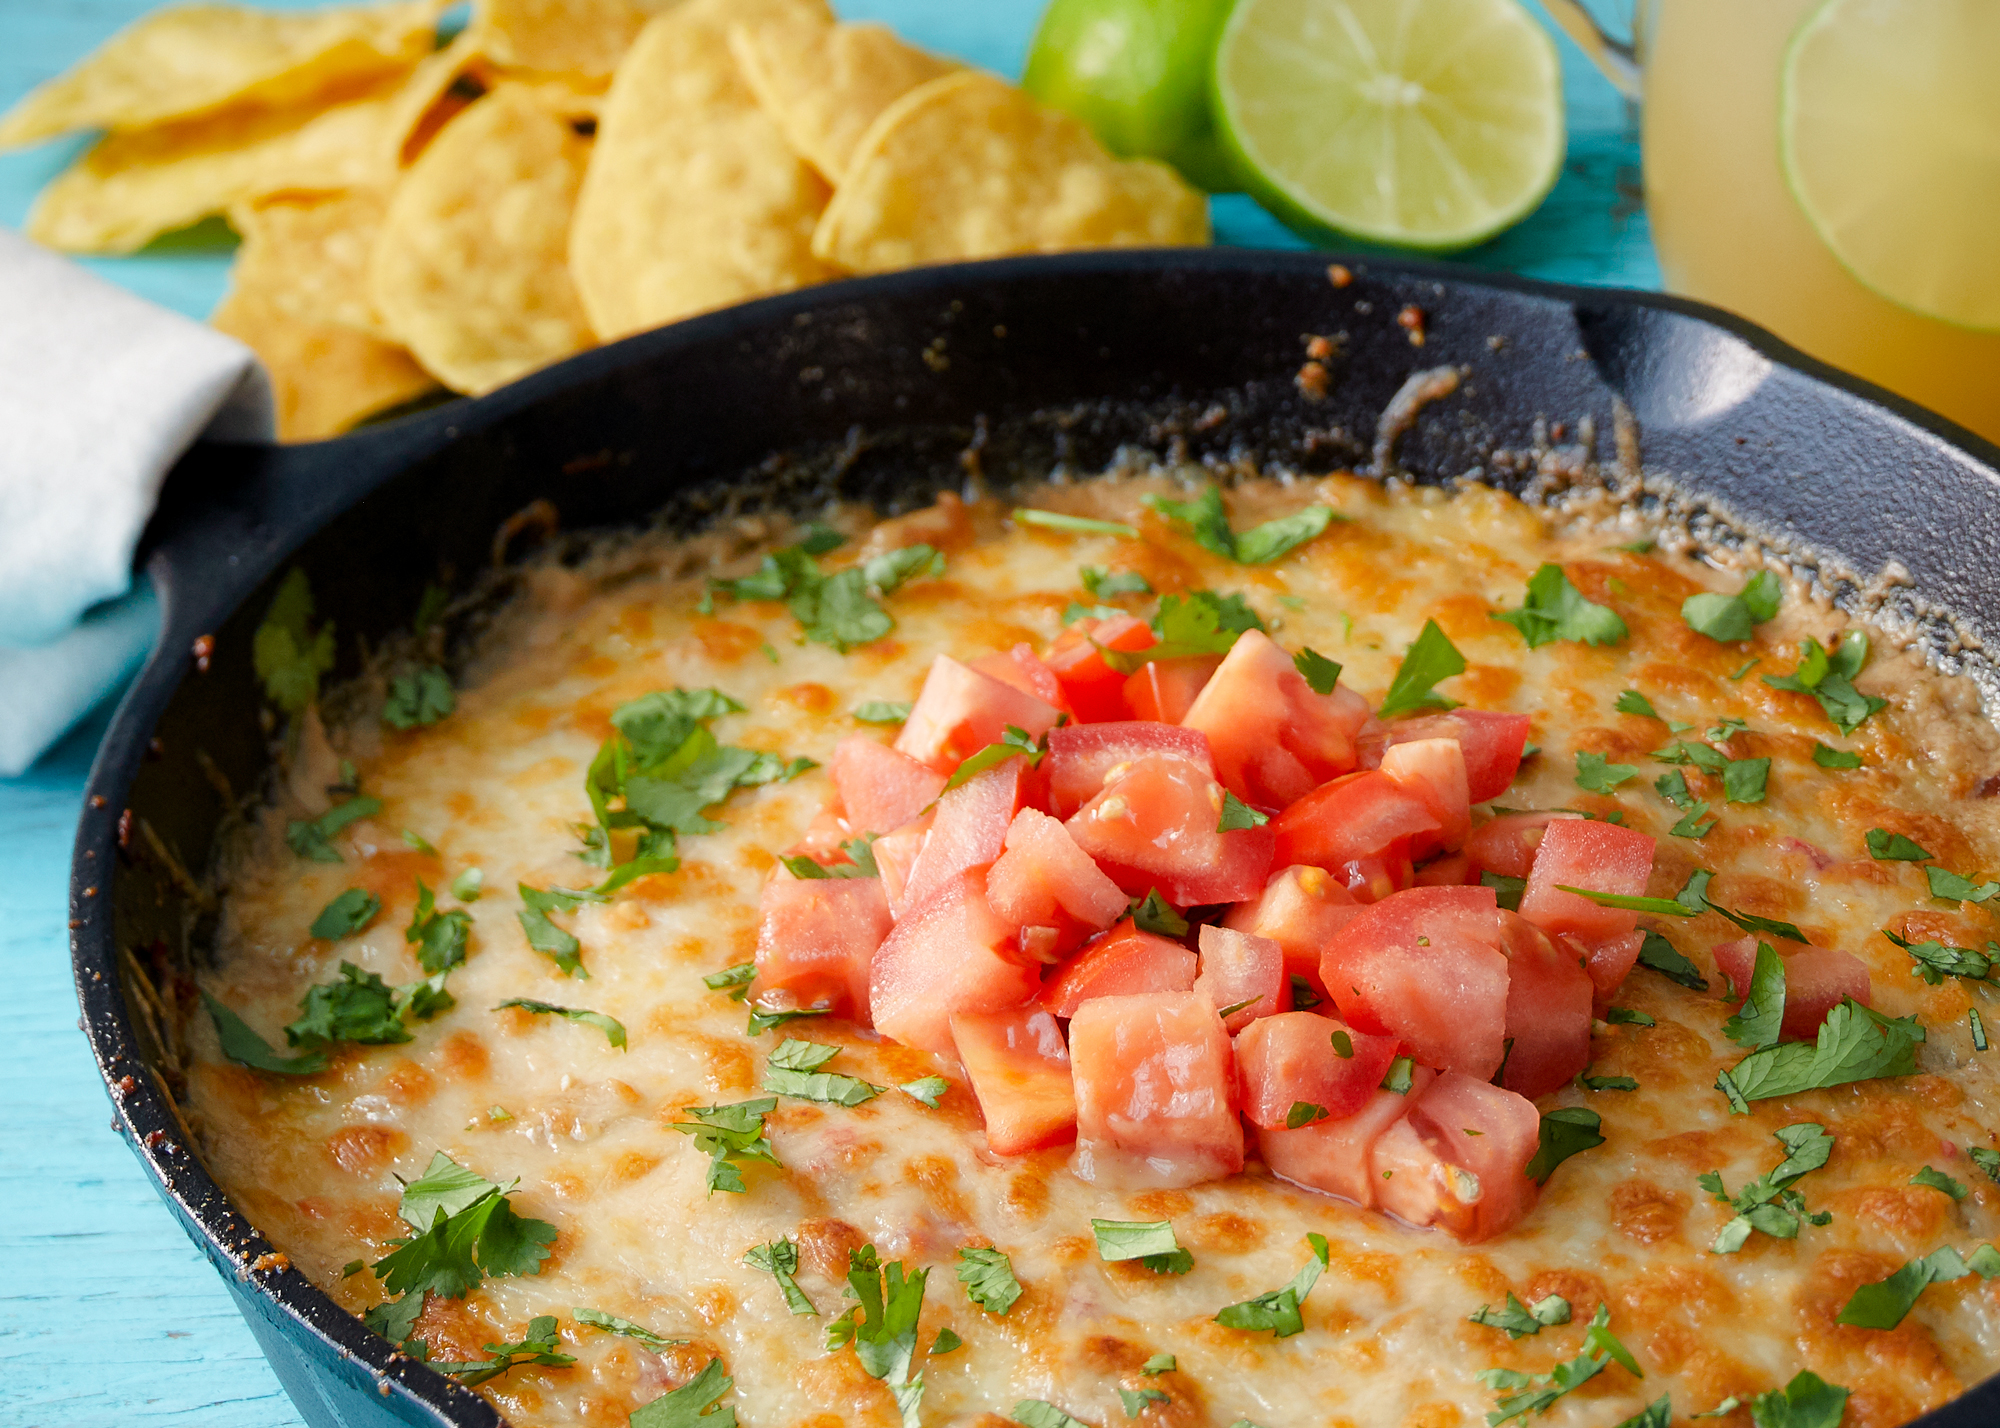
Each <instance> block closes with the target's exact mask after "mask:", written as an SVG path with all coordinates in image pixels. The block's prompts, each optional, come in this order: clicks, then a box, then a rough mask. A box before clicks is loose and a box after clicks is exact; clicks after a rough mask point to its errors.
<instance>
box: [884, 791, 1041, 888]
mask: <svg viewBox="0 0 2000 1428" xmlns="http://www.w3.org/2000/svg"><path fill="white" fill-rule="evenodd" d="M1027 774H1028V761H1027V760H1026V759H1024V758H1015V759H1005V760H1003V761H1002V762H1000V763H997V764H995V765H994V766H993V767H992V768H990V769H988V770H986V772H984V773H982V774H978V775H976V776H974V777H973V778H971V779H968V780H967V781H966V782H964V783H962V784H960V785H959V786H958V787H957V788H955V789H953V790H952V791H951V792H950V793H947V794H946V795H945V796H944V797H943V798H940V799H939V800H938V806H937V821H936V822H934V823H933V824H931V836H930V837H928V838H926V839H925V840H924V846H923V851H922V852H920V853H918V854H917V860H916V862H914V863H912V864H911V865H910V880H909V884H908V886H906V887H905V888H904V889H903V899H904V901H905V902H912V903H916V902H922V901H923V900H924V899H925V898H927V897H929V896H930V895H931V892H932V891H933V890H934V889H936V888H939V887H942V886H943V885H944V884H945V883H946V882H947V881H949V880H950V879H951V878H953V877H955V876H956V875H957V874H959V873H962V872H964V871H965V870H966V869H967V868H983V867H985V866H987V865H988V864H989V863H991V862H992V861H993V860H994V859H995V858H997V857H999V856H1000V852H1001V849H1002V848H1004V847H1005V846H1006V843H1007V827H1008V825H1009V824H1011V823H1012V822H1013V821H1014V815H1015V813H1017V812H1019V811H1020V807H1021V804H1022V802H1023V799H1022V792H1023V784H1024V781H1025V780H1026V777H1027Z"/></svg>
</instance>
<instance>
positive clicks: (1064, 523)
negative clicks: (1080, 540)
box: [1014, 506, 1139, 540]
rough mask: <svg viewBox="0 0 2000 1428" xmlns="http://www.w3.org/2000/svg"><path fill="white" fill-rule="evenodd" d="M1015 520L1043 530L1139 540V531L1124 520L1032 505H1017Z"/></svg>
mask: <svg viewBox="0 0 2000 1428" xmlns="http://www.w3.org/2000/svg"><path fill="white" fill-rule="evenodd" d="M1014 520H1015V523H1016V524H1018V525H1024V526H1040V527H1041V528H1042V529H1043V530H1048V531H1064V532H1067V533H1068V534H1070V535H1108V536H1123V537H1125V538H1126V539H1127V540H1137V539H1138V538H1139V532H1138V530H1137V529H1136V528H1135V527H1132V526H1128V525H1126V524H1125V523H1124V522H1123V521H1098V520H1092V519H1091V518H1090V517H1088V516H1072V515H1067V514H1065V513H1063V512H1062V511H1038V510H1036V509H1035V508H1034V507H1032V506H1016V507H1015V508H1014Z"/></svg>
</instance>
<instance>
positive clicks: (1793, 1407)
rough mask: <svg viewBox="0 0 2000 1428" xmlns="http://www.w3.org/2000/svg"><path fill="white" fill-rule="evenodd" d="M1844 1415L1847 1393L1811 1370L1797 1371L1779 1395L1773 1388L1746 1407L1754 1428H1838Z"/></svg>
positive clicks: (1759, 1395)
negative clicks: (1748, 1409) (1748, 1407)
mask: <svg viewBox="0 0 2000 1428" xmlns="http://www.w3.org/2000/svg"><path fill="white" fill-rule="evenodd" d="M1846 1412H1847V1390H1846V1389H1844V1388H1838V1387H1835V1386H1834V1385H1833V1384H1830V1383H1828V1382H1827V1381H1826V1380H1825V1379H1823V1378H1821V1377H1820V1376H1819V1375H1818V1374H1816V1373H1813V1372H1812V1371H1811V1370H1804V1371H1801V1372H1800V1373H1799V1374H1798V1375H1797V1376H1796V1377H1794V1378H1793V1379H1792V1381H1791V1382H1790V1383H1788V1384H1786V1385H1785V1387H1784V1391H1783V1392H1780V1391H1779V1390H1777V1389H1775V1388H1774V1389H1772V1390H1771V1391H1770V1392H1768V1393H1760V1394H1758V1395H1757V1397H1756V1398H1754V1399H1752V1400H1751V1403H1750V1417H1751V1420H1752V1422H1753V1423H1754V1424H1755V1428H1840V1420H1841V1418H1842V1417H1843V1416H1844V1415H1845V1414H1846Z"/></svg>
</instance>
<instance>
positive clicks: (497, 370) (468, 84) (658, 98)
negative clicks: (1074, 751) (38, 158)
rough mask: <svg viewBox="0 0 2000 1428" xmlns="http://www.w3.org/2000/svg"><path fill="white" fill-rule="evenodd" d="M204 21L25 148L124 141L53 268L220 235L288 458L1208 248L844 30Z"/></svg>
mask: <svg viewBox="0 0 2000 1428" xmlns="http://www.w3.org/2000/svg"><path fill="white" fill-rule="evenodd" d="M447 3H448V0H399V3H392V4H378V5H367V6H348V7H341V8H337V9H329V10H321V11H314V12H304V13H298V12H292V13H275V12H266V11H260V10H255V9H249V8H244V7H240V6H235V5H223V4H190V5H178V6H174V7H172V8H169V9H164V10H161V11H159V12H157V13H156V14H154V15H152V16H149V17H148V18H146V19H144V20H141V21H140V22H138V23H137V24H135V25H133V26H131V27H130V28H128V29H126V30H125V31H123V32H121V33H120V34H118V35H117V36H115V37H113V38H112V39H111V40H110V42H108V43H107V44H106V45H105V46H104V47H103V48H102V49H100V50H99V51H98V52H97V53H96V54H94V55H92V56H90V57H89V58H88V59H86V60H85V61H84V62H83V63H82V64H80V65H78V66H77V68H76V69H74V70H73V71H71V72H70V73H68V74H66V75H63V76H61V77H60V78H58V79H55V80H52V81H50V82H49V83H48V84H45V85H43V86H42V87H41V88H40V89H38V90H36V91H35V92H34V93H32V94H30V95H29V96H28V97H27V98H26V99H24V100H23V101H22V102H21V103H20V104H19V105H18V106H16V107H15V109H14V110H13V111H12V112H11V113H9V114H7V115H5V116H4V117H0V147H6V146H10V145H19V144H27V143H34V142H37V141H39V140H42V139H46V138H49V137H52V136H54V135H57V134H62V133H66V132H69V131H71V130H76V129H100V130H104V131H105V133H104V136H103V137H102V138H101V139H100V140H99V141H98V142H97V143H96V145H95V146H94V147H92V148H91V149H90V150H89V151H88V152H86V153H85V154H84V155H83V157H82V158H81V159H79V160H78V161H77V163H76V164H75V165H74V166H73V167H71V168H70V169H69V170H68V171H67V172H66V173H64V174H62V175H61V176H60V177H58V178H57V179H56V180H55V181H54V182H53V183H51V184H50V185H49V186H48V188H47V189H46V190H44V191H43V193H42V195H41V197H40V199H39V200H38V201H37V203H36V205H35V209H34V212H33V214H32V215H31V216H30V218H29V221H28V232H29V234H30V236H32V237H34V238H37V239H39V240H40V241H42V242H44V243H47V244H49V245H50V246H52V247H56V248H63V249H68V250H70V251H72V252H80V253H129V252H132V251H134V250H135V249H138V248H140V247H143V246H144V245H145V244H147V243H148V242H150V241H152V240H153V239H154V238H156V237H158V236H159V235H161V234H163V233H167V232H169V231H171V230H174V229H178V228H183V227H185V226H187V225H189V224H192V223H195V222H198V221H199V220H201V219H202V218H204V217H206V216H208V215H211V214H218V213H219V214H226V215H227V217H228V220H229V222H230V224H231V225H232V226H233V227H234V228H235V229H236V231H237V232H238V233H239V234H240V235H241V236H242V246H241V248H240V249H239V250H238V255H237V259H236V266H235V269H234V272H233V283H232V288H231V291H230V293H229V296H228V297H227V298H226V299H224V301H223V303H222V305H221V306H220V307H218V308H217V309H216V311H215V314H214V318H213V321H214V322H215V325H216V326H217V327H220V328H222V329H223V330H224V331H226V332H230V333H234V334H235V335H236V336H238V337H240V338H242V339H243V340H244V341H245V342H247V343H249V344H250V346H252V347H253V348H255V349H256V350H257V352H258V353H259V355H260V356H262V357H263V359H264V361H265V363H266V364H267V365H268V366H269V367H270V368H271V371H272V375H273V377H274V379H275V381H276V385H277V388H278V401H279V428H280V434H281V435H282V436H284V437H285V438H286V439H288V440H305V439H311V438H315V437H320V436H327V435H331V434H333V433H335V432H339V431H342V430H345V429H346V428H347V427H349V426H352V425H353V424H354V423H355V422H357V421H360V420H362V419H364V418H366V417H368V416H371V415H373V414H376V413H379V412H382V411H384V410H387V409H390V408H394V407H397V406H400V405H402V404H405V403H407V402H409V401H412V400H414V399H416V398H418V397H421V396H423V395H425V394H426V393H428V392H430V391H432V390H434V389H436V388H437V387H439V386H443V387H446V388H449V389H450V390H452V391H455V392H471V393H477V392H485V391H489V390H491V389H492V388H494V387H497V386H499V385H501V384H502V383H504V382H508V381H511V380H513V379H514V378H516V377H518V376H520V375H522V374H523V373H525V372H529V371H532V370H534V369H535V368H537V367H541V366H544V365H546V364H548V363H550V362H554V361H557V360H559V359H561V358H563V357H567V356H569V355H570V354H571V353H574V352H578V351H581V350H582V349H584V348H586V347H590V346H593V345H595V344H596V343H598V342H600V341H604V340H609V339H613V338H618V337H623V336H626V335H627V334H629V333H633V332H638V331H642V330H644V329H646V328H649V327H655V326H658V325H659V324H661V323H665V322H672V321H674V320H675V319H677V318H681V317H686V316H689V315H691V314H693V313H698V312H704V311H707V310H709V309H711V308H717V307H722V306H725V305H727V304H729V303H733V302H739V301H742V300H744V299H747V298H754V297H759V296H762V295H764V294H767V293H775V292H782V291H785V290H787V289H790V288H796V287H801V286H804V285H805V284H808V283H816V282H823V281H825V280H827V279H829V278H834V277H839V276H841V275H843V274H848V273H876V272H882V271H885V270H888V269H892V268H901V267H908V266H911V265H913V264H919V263H938V262H948V261H952V260H954V259H963V258H983V257H992V256H996V255H999V254H1005V253H1035V252H1049V251H1053V250H1056V249H1062V248H1082V247H1098V246H1113V245H1156V244H1181V243H1201V242H1205V241H1207V237H1208V219H1207V210H1206V207H1205V205H1204V202H1203V200H1202V197H1201V195H1200V194H1198V193H1196V192H1195V191H1194V190H1192V189H1190V188H1189V187H1188V186H1187V185H1186V184H1185V183H1183V182H1182V181H1181V179H1180V178H1179V177H1178V176H1177V175H1175V174H1174V172H1173V171H1172V170H1171V169H1168V168H1166V167H1165V166H1163V165H1161V164H1157V163H1153V162H1150V161H1146V160H1120V159H1115V158H1113V157H1112V156H1111V155H1110V154H1108V153H1106V152H1105V150H1104V149H1103V148H1102V147H1100V146H1099V145H1098V143H1097V142H1096V140H1095V139H1093V138H1092V137H1091V135H1090V133H1089V131H1088V130H1086V129H1085V128H1084V127H1083V125H1082V124H1081V123H1079V122H1078V121H1076V120H1075V119H1072V118H1070V117H1069V116H1067V115H1065V114H1061V113H1057V112H1055V111H1053V110H1049V109H1044V108H1042V107H1041V106H1039V105H1038V104H1036V103H1035V102H1034V101H1033V100H1031V99H1029V98H1028V97H1027V95H1025V94H1024V93H1022V92H1021V91H1020V90H1019V89H1017V88H1015V87H1014V86H1012V85H1010V84H1006V83H1004V82H1002V81H1001V80H999V79H996V78H994V77H993V76H992V75H989V74H984V73H980V72H979V71H976V70H970V69H966V68H964V67H962V66H960V65H957V64H954V63H952V62H951V61H948V60H944V59H940V58H939V57H937V56H935V55H931V54H927V53H925V52H924V51H922V50H919V49H915V48H913V47H911V46H909V45H907V44H904V43H903V42H902V41H901V40H900V39H898V38H897V37H896V36H895V34H894V33H893V32H891V31H890V30H888V29H887V28H885V27H883V26H881V25H875V24H842V23H839V22H837V21H836V20H835V18H834V16H833V14H832V12H831V11H830V10H829V9H828V8H827V7H826V4H825V0H475V3H474V5H473V9H472V17H471V20H470V22H469V24H468V25H467V26H466V28H465V29H463V30H462V31H460V32H459V33H458V34H457V35H456V36H455V37H453V38H451V39H450V41H449V42H448V43H443V42H441V37H440V35H439V33H438V26H439V21H440V18H441V16H442V15H443V12H444V10H445V8H446V4H447Z"/></svg>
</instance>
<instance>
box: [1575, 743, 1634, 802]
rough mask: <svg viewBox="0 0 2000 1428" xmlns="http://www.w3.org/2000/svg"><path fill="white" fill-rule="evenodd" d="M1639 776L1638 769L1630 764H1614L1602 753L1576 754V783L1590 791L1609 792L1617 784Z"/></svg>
mask: <svg viewBox="0 0 2000 1428" xmlns="http://www.w3.org/2000/svg"><path fill="white" fill-rule="evenodd" d="M1638 776H1639V771H1638V770H1637V769H1636V768H1634V767H1632V765H1630V764H1614V763H1612V762H1611V761H1610V760H1609V759H1607V758H1606V757H1605V756H1604V755H1603V754H1589V753H1584V754H1578V755H1577V756H1576V785H1577V787H1578V788H1582V789H1588V790H1589V791H1590V792H1592V793H1610V792H1611V791H1612V790H1613V789H1615V788H1617V787H1618V785H1619V784H1621V783H1626V782H1628V781H1630V780H1632V779H1635V778H1637V777H1638Z"/></svg>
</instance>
